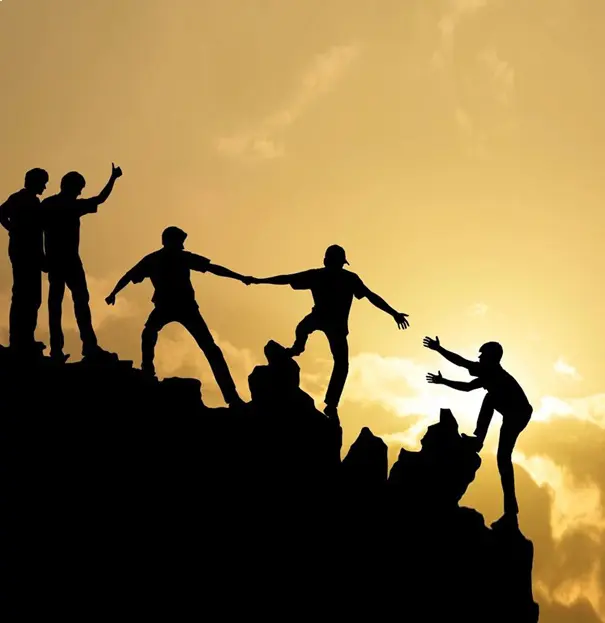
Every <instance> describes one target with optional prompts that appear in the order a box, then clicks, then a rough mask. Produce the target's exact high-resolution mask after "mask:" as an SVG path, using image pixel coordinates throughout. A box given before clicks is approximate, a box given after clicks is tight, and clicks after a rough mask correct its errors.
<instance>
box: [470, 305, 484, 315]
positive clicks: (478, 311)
mask: <svg viewBox="0 0 605 623" xmlns="http://www.w3.org/2000/svg"><path fill="white" fill-rule="evenodd" d="M488 310H489V307H488V306H487V305H486V304H485V303H475V304H474V305H471V307H470V309H469V312H468V313H469V314H470V315H471V316H485V315H486V314H487V312H488Z"/></svg>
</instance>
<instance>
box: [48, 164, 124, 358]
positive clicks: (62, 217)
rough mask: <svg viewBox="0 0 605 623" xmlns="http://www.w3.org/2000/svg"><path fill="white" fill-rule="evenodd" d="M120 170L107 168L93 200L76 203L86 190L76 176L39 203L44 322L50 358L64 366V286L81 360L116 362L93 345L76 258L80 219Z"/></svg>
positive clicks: (91, 210)
mask: <svg viewBox="0 0 605 623" xmlns="http://www.w3.org/2000/svg"><path fill="white" fill-rule="evenodd" d="M121 175H122V169H120V167H116V166H115V165H114V164H113V163H112V165H111V176H110V178H109V181H108V182H107V184H106V185H105V188H103V190H102V191H101V192H100V193H99V194H98V195H97V196H96V197H90V198H88V199H80V198H79V197H80V194H81V193H82V191H83V190H84V187H85V186H86V180H85V179H84V177H83V176H82V175H81V174H80V173H78V172H76V171H71V172H70V173H66V174H65V175H64V176H63V179H62V180H61V191H60V192H59V194H57V195H53V196H51V197H48V198H47V199H45V200H44V201H43V202H42V206H41V207H42V218H43V226H44V248H45V251H46V259H47V262H48V281H49V286H50V287H49V293H48V320H49V325H50V356H51V358H52V359H54V360H56V361H59V362H65V361H66V360H67V359H68V357H69V355H65V354H64V353H63V346H64V337H63V328H62V326H61V316H62V309H63V297H64V295H65V286H67V287H68V288H69V289H70V291H71V295H72V298H73V303H74V312H75V316H76V321H77V323H78V329H79V331H80V339H81V340H82V356H83V357H84V358H85V359H87V360H96V359H112V360H115V359H117V355H115V354H114V353H110V352H108V351H106V350H103V349H102V348H101V347H100V346H99V345H98V343H97V336H96V334H95V330H94V328H93V326H92V315H91V312H90V304H89V301H90V295H89V293H88V285H87V283H86V273H85V272H84V266H83V264H82V260H81V258H80V218H81V217H82V216H84V215H86V214H94V213H96V212H97V210H98V208H99V205H101V204H102V203H104V202H105V201H106V200H107V199H108V197H109V195H110V194H111V191H112V190H113V186H114V184H115V181H116V180H117V179H118V178H119V177H120V176H121Z"/></svg>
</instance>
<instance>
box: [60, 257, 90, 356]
mask: <svg viewBox="0 0 605 623" xmlns="http://www.w3.org/2000/svg"><path fill="white" fill-rule="evenodd" d="M65 277H66V284H67V287H68V288H69V289H70V290H71V296H72V298H73V302H74V313H75V316H76V322H77V323H78V329H79V331H80V339H81V340H82V355H83V356H84V357H86V356H87V355H91V354H94V353H95V352H96V351H97V349H98V344H97V336H96V334H95V330H94V327H93V326H92V314H91V312H90V295H89V293H88V284H87V283H86V274H85V272H84V266H83V265H82V262H80V261H77V262H74V263H73V264H72V265H71V266H69V268H68V270H67V272H66V275H65Z"/></svg>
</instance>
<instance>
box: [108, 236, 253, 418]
mask: <svg viewBox="0 0 605 623" xmlns="http://www.w3.org/2000/svg"><path fill="white" fill-rule="evenodd" d="M186 238H187V234H186V233H185V232H184V231H183V230H182V229H179V228H178V227H167V228H166V229H165V230H164V231H163V233H162V244H163V248H162V249H160V250H158V251H155V252H153V253H150V254H149V255H147V256H145V257H144V258H143V259H142V260H141V261H140V262H139V263H138V264H137V265H136V266H134V267H133V268H131V269H130V270H129V271H128V272H127V273H126V274H125V275H124V276H123V277H122V278H121V279H120V280H119V281H118V283H117V284H116V287H115V288H114V289H113V292H112V293H111V294H110V295H109V296H108V297H107V298H106V299H105V300H106V302H107V304H108V305H114V304H115V300H116V294H118V292H120V290H122V289H123V288H125V287H126V286H127V285H128V284H129V283H131V282H132V283H141V282H142V281H144V280H145V279H147V278H149V279H150V280H151V283H152V284H153V287H154V289H155V293H154V295H153V298H152V302H153V303H154V305H155V308H154V309H153V310H152V312H151V314H150V315H149V318H148V319H147V322H146V324H145V328H144V329H143V335H142V337H141V350H142V365H141V367H142V369H143V371H144V372H146V373H148V374H149V375H152V376H155V366H154V363H153V360H154V354H155V345H156V343H157V340H158V334H159V332H160V331H161V330H162V328H163V327H164V326H165V325H167V324H169V323H171V322H179V323H181V324H182V325H183V326H184V327H185V328H186V329H187V331H189V333H191V335H192V336H193V338H194V339H195V341H196V342H197V343H198V345H199V347H200V348H201V349H202V351H203V352H204V354H205V355H206V357H207V359H208V362H209V363H210V367H211V368H212V371H213V373H214V376H215V378H216V381H217V383H218V386H219V387H220V390H221V392H222V394H223V398H224V399H225V402H226V403H227V404H228V405H230V406H233V405H235V406H238V405H240V404H242V402H243V401H242V399H241V398H240V397H239V395H238V393H237V390H236V388H235V383H234V382H233V378H232V377H231V373H230V372H229V367H228V366H227V362H226V361H225V357H224V356H223V353H222V351H221V349H220V348H219V346H218V345H217V344H216V342H215V341H214V338H213V337H212V334H211V333H210V331H209V329H208V326H207V325H206V322H205V321H204V319H203V318H202V315H201V314H200V310H199V306H198V304H197V302H196V300H195V290H194V289H193V285H192V283H191V271H192V270H195V271H198V272H202V273H205V272H209V273H213V274H215V275H219V276H220V277H230V278H231V279H237V280H238V281H242V282H244V283H247V284H249V283H250V282H251V278H250V277H245V276H243V275H240V274H238V273H235V272H233V271H231V270H229V269H228V268H223V267H222V266H217V265H216V264H212V263H211V262H210V260H209V259H207V258H205V257H202V256H201V255H196V254H195V253H190V252H189V251H185V250H184V246H185V239H186Z"/></svg>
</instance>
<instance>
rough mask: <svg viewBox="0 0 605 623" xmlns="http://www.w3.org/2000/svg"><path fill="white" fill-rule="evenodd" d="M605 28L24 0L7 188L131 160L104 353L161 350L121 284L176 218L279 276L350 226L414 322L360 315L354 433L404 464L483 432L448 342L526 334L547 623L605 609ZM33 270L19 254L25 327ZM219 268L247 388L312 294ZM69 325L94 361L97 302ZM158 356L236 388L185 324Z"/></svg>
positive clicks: (93, 173) (109, 228) (453, 16)
mask: <svg viewBox="0 0 605 623" xmlns="http://www.w3.org/2000/svg"><path fill="white" fill-rule="evenodd" d="M603 19H605V5H602V4H601V3H598V2H595V1H594V0H518V1H514V2H513V1H506V2H505V1H504V0H410V1H408V2H401V1H400V0H377V1H375V2H366V1H363V0H305V2H286V1H284V0H256V1H252V0H250V1H244V0H173V1H172V2H165V1H163V2H160V1H159V0H127V1H125V0H86V1H85V2H84V1H82V0H53V1H50V0H3V1H2V2H0V59H2V60H1V62H0V79H1V84H2V93H3V97H2V98H0V132H1V134H0V137H1V139H2V145H3V146H4V149H3V150H2V152H1V155H0V158H1V159H2V160H1V161H0V194H1V193H3V194H4V196H8V194H10V193H11V192H14V191H15V190H17V189H18V188H20V187H21V185H22V179H23V174H24V172H25V171H26V170H27V169H29V168H31V167H34V166H42V167H44V168H46V169H47V170H48V171H49V173H50V176H51V182H50V184H49V189H48V192H47V194H52V193H54V192H56V190H57V188H58V183H59V180H60V177H61V176H62V175H63V174H64V173H65V172H67V171H68V170H71V169H77V170H79V171H81V172H82V173H83V174H84V175H85V176H86V178H87V180H88V186H87V189H86V190H85V195H86V194H93V193H96V192H97V191H98V190H100V188H101V187H102V186H103V184H104V183H105V181H106V178H107V177H108V175H109V173H110V170H111V162H112V161H114V162H116V164H119V165H121V166H122V168H123V170H124V176H123V177H122V178H121V179H120V180H119V181H118V183H117V184H116V189H115V191H114V195H113V196H112V197H111V199H110V200H109V201H108V202H107V203H106V204H104V205H103V206H102V207H101V209H100V211H99V214H97V215H92V216H88V217H85V218H84V219H83V226H82V256H83V258H84V262H85V266H86V267H87V270H88V274H89V279H90V288H91V295H92V299H93V300H92V303H93V310H94V314H95V324H96V325H97V326H98V327H99V335H100V337H101V339H102V344H103V346H105V347H106V348H111V349H115V350H118V351H119V352H120V353H121V355H123V356H124V357H131V358H134V359H135V361H136V363H137V365H138V363H139V351H138V348H139V347H138V344H139V336H140V331H141V329H142V325H143V322H144V319H145V316H146V314H147V313H148V311H149V309H150V303H149V295H150V289H149V287H148V286H130V287H129V288H128V289H127V290H126V291H124V293H123V294H122V295H121V298H120V300H119V304H118V305H117V306H116V308H115V309H114V308H111V309H110V308H107V307H106V306H105V304H104V302H103V299H104V297H105V296H106V295H107V294H108V293H109V291H110V290H111V288H112V287H113V284H114V281H115V280H116V279H117V278H118V277H119V276H121V274H122V273H123V272H124V271H125V270H126V269H128V268H130V266H131V265H133V264H134V263H135V262H136V261H138V260H139V259H140V257H141V256H143V255H144V254H146V253H148V252H149V251H152V250H154V249H156V248H157V247H158V246H159V243H160V240H159V238H160V233H161V230H162V229H163V228H164V227H165V226H166V225H168V224H175V225H178V226H180V227H182V228H184V229H185V230H186V231H188V232H189V239H188V247H189V248H190V249H191V250H193V251H196V252H198V253H201V254H202V255H206V256H208V257H210V258H211V259H212V260H213V261H214V262H216V263H219V264H223V265H226V266H227V267H229V268H232V269H234V270H237V271H240V272H244V273H246V272H247V273H252V274H255V275H257V276H265V275H269V274H278V273H282V272H295V271H298V270H303V269H306V268H310V267H314V266H318V265H320V264H321V260H322V257H323V251H324V249H325V247H326V246H327V245H328V244H331V243H338V244H341V245H343V246H344V247H345V248H346V249H347V253H348V256H349V261H350V262H351V267H350V268H351V270H354V271H356V272H358V273H359V274H360V276H361V277H362V278H363V279H364V281H365V282H366V283H367V285H368V286H369V287H370V288H372V289H373V290H375V291H376V292H377V293H378V294H380V295H381V296H383V297H384V298H386V300H387V301H388V302H389V303H390V304H391V305H392V306H393V307H395V308H397V309H399V310H401V311H404V312H407V313H409V314H410V322H411V327H410V329H408V330H407V331H406V332H398V331H397V330H396V327H395V324H394V323H393V321H392V319H391V318H389V317H388V316H386V315H384V314H383V313H381V312H380V311H378V310H376V309H374V308H372V306H371V305H370V304H369V303H368V302H367V301H361V302H357V303H356V304H355V305H354V309H353V312H352V316H351V323H350V325H351V339H350V342H351V355H352V368H351V376H350V379H349V382H348V385H347V388H346V389H345V394H344V402H343V404H342V408H341V414H342V415H341V417H342V420H343V426H344V427H345V438H346V442H347V443H350V442H351V441H352V439H354V437H355V436H356V434H357V432H358V431H359V428H360V427H361V426H362V425H364V424H368V425H370V426H371V427H372V429H373V430H374V431H375V432H376V433H378V434H381V435H383V436H384V437H385V439H387V440H388V441H389V443H391V444H392V446H393V452H392V454H393V457H395V456H396V452H397V447H398V446H399V445H401V444H402V443H404V444H406V445H409V446H413V445H414V443H415V442H416V440H417V437H418V434H421V433H422V431H423V430H424V429H425V427H426V424H427V423H429V422H430V421H432V420H434V419H435V418H436V417H437V414H438V409H439V407H440V406H448V405H450V406H452V408H453V409H454V412H455V413H456V415H458V416H459V419H460V422H461V426H462V427H463V429H464V430H465V431H467V430H468V431H469V432H470V430H472V426H473V423H474V422H473V418H474V417H475V415H476V412H477V407H478V405H479V403H480V401H481V398H482V396H481V394H479V395H477V396H463V397H461V396H459V395H455V393H454V392H453V391H448V390H447V389H446V388H435V387H432V386H427V385H426V384H425V383H424V375H425V373H426V372H427V371H436V370H437V369H441V371H442V372H443V373H444V375H445V374H447V375H449V376H450V377H453V378H461V379H463V378H465V376H464V374H463V373H461V372H458V371H456V370H455V369H452V367H451V366H447V365H442V363H441V361H440V360H439V358H438V356H437V355H435V354H434V353H431V352H428V351H426V350H425V349H423V348H422V337H423V336H424V335H426V334H428V335H435V334H438V335H439V336H440V337H441V339H442V342H443V343H444V345H445V346H446V347H449V348H451V349H453V350H459V351H461V352H463V353H464V354H466V355H468V356H474V354H475V353H476V349H477V347H478V346H479V345H480V344H481V343H482V342H484V341H487V340H491V339H497V340H499V341H501V343H502V344H503V346H504V349H505V357H504V360H503V364H504V366H505V367H506V368H507V369H509V370H510V371H511V372H512V373H513V374H514V375H515V376H516V377H517V378H518V379H519V380H520V382H521V383H522V385H523V386H524V387H526V389H527V391H528V394H529V395H530V399H531V401H532V403H533V404H534V407H535V408H536V418H535V420H536V421H535V422H534V423H532V424H531V425H530V428H529V429H528V430H527V432H526V433H524V435H523V436H522V438H521V440H520V441H519V448H518V449H519V452H520V454H519V456H518V457H517V462H518V465H519V468H518V470H517V473H518V474H520V475H519V476H518V478H519V479H520V483H521V484H520V485H519V487H520V498H521V522H522V527H523V528H524V530H525V531H526V533H527V534H528V536H529V537H530V538H532V539H534V541H535V544H536V572H535V583H536V592H537V598H538V600H539V601H540V603H541V606H542V610H543V616H542V618H541V621H543V622H545V623H563V622H566V621H571V620H573V621H577V622H579V623H584V622H586V623H588V622H594V621H596V622H598V621H605V597H604V596H603V592H602V590H601V586H602V585H603V582H604V581H605V566H604V567H603V570H602V571H601V561H604V563H603V564H604V565H605V546H604V545H603V544H602V541H603V530H604V529H605V515H604V513H603V507H602V502H601V497H602V492H603V491H604V490H605V461H603V460H602V459H601V458H600V457H601V456H603V448H604V447H605V397H604V396H605V385H604V382H603V361H604V360H605V340H602V339H600V331H601V327H602V318H603V316H604V312H605V300H604V299H603V295H602V291H603V290H602V288H601V282H602V275H603V274H604V272H605V254H603V253H601V247H602V243H601V238H602V234H601V232H602V231H603V229H604V227H603V226H604V225H605V223H604V220H605V211H604V210H602V205H603V204H604V203H605V178H604V177H603V175H602V174H601V171H600V167H601V163H602V162H603V160H604V158H603V156H604V155H605V153H604V152H605V141H604V138H605V120H604V117H603V112H602V111H603V110H604V109H605V106H604V104H605V78H603V71H602V57H603V53H604V52H605V43H604V42H603V37H602V33H601V29H600V28H599V26H600V24H602V23H603ZM0 243H2V244H4V245H5V244H6V236H5V234H3V233H2V234H0ZM10 285H11V278H10V265H9V262H8V258H6V259H5V260H4V261H3V262H0V303H2V307H1V309H2V311H1V313H2V316H1V318H0V320H2V323H3V324H4V326H6V318H7V316H8V296H9V291H10ZM195 286H196V289H197V293H198V301H199V303H200V306H201V309H202V312H203V313H204V315H205V317H206V319H207V321H208V323H209V325H210V327H211V328H212V330H213V331H214V332H215V333H216V335H217V339H219V341H220V342H221V344H222V345H223V346H224V349H225V353H226V356H227V359H228V361H229V363H230V365H231V366H232V368H233V370H234V374H235V375H236V377H237V380H238V385H240V386H241V387H242V393H244V394H245V393H246V391H247V390H246V377H247V375H248V374H249V373H250V371H251V370H252V367H253V366H254V364H255V362H257V361H259V360H260V359H261V357H262V347H263V345H264V344H265V343H266V341H267V340H268V339H269V338H275V339H277V340H279V341H282V342H283V343H288V342H290V340H291V339H292V336H293V330H294V327H295V325H296V323H297V321H298V320H300V318H302V316H303V315H304V314H305V313H306V312H307V311H308V310H309V309H310V306H311V301H310V296H309V295H308V293H304V292H294V291H292V290H290V289H289V288H286V287H272V286H250V287H246V286H244V285H242V284H240V283H237V282H232V281H230V280H226V279H220V278H218V277H215V276H210V275H201V276H196V278H195ZM66 308H67V309H69V301H68V304H67V305H66ZM65 321H66V322H67V323H69V326H70V327H72V331H71V332H70V333H69V334H68V336H67V339H68V351H69V352H71V353H72V356H75V355H77V354H78V352H79V344H78V340H77V339H76V334H75V332H74V331H73V327H74V324H73V318H72V315H71V311H69V312H68V313H67V314H66V320H65ZM46 328H47V324H46V315H45V314H43V316H42V318H41V326H40V337H42V338H44V337H45V332H46ZM158 354H159V359H160V362H159V363H160V366H159V372H161V373H162V374H164V375H165V374H189V375H195V376H200V375H201V378H202V379H203V382H204V385H205V386H206V382H207V383H208V387H207V389H206V390H205V391H206V395H207V397H208V400H209V401H210V402H212V401H214V400H216V391H215V385H214V383H213V381H212V380H211V378H210V377H209V376H208V370H207V366H206V364H205V362H204V361H203V358H202V356H201V355H200V354H199V353H198V352H197V351H196V349H195V347H194V345H193V343H192V340H190V339H189V338H188V336H187V335H186V334H185V333H184V332H182V331H181V330H180V329H179V328H177V327H169V328H168V329H166V330H165V333H163V334H162V337H161V340H160V345H159V348H158ZM327 357H328V349H327V345H326V344H325V341H324V340H323V339H322V338H321V337H319V336H314V337H313V338H312V339H311V341H310V344H309V350H308V352H307V353H305V355H304V356H303V357H301V359H300V362H301V365H302V367H303V372H304V374H305V387H306V388H307V389H308V390H309V391H311V392H312V393H313V394H314V395H316V396H318V398H321V397H322V391H323V389H324V388H325V384H326V379H327V374H328V373H329V364H328V362H326V361H325V360H326V358H327ZM441 390H443V391H441ZM414 416H416V417H414ZM498 421H499V420H498V419H496V421H495V423H496V424H497V423H498ZM414 424H416V428H414V426H413V425H414ZM410 427H411V428H410ZM469 429H470V430H469ZM406 431H407V434H406ZM496 433H497V430H496V431H493V432H492V434H491V436H490V439H491V440H492V441H495V439H496V438H497V437H495V436H494V435H495V434H496ZM521 466H522V467H521ZM523 469H525V470H527V473H524V472H523ZM500 496H501V493H500V489H499V483H498V480H497V473H496V472H495V467H494V465H493V459H492V458H491V457H490V455H489V452H488V450H487V449H486V455H485V466H484V468H483V469H482V473H481V475H480V476H479V478H478V480H477V482H476V483H475V484H474V485H473V487H472V489H471V491H470V492H469V495H468V503H469V504H473V505H475V506H476V507H477V508H478V509H479V510H480V511H482V512H484V514H485V516H486V519H488V520H493V519H494V518H495V517H496V516H497V515H498V514H499V513H500V510H501V507H500V503H501V500H500ZM402 543H403V542H402ZM402 547H404V543H403V544H402ZM601 574H602V575H601ZM601 578H604V580H602V579H601ZM582 600H585V602H583V601H582ZM574 604H575V605H574ZM599 614H600V617H601V618H599Z"/></svg>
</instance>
